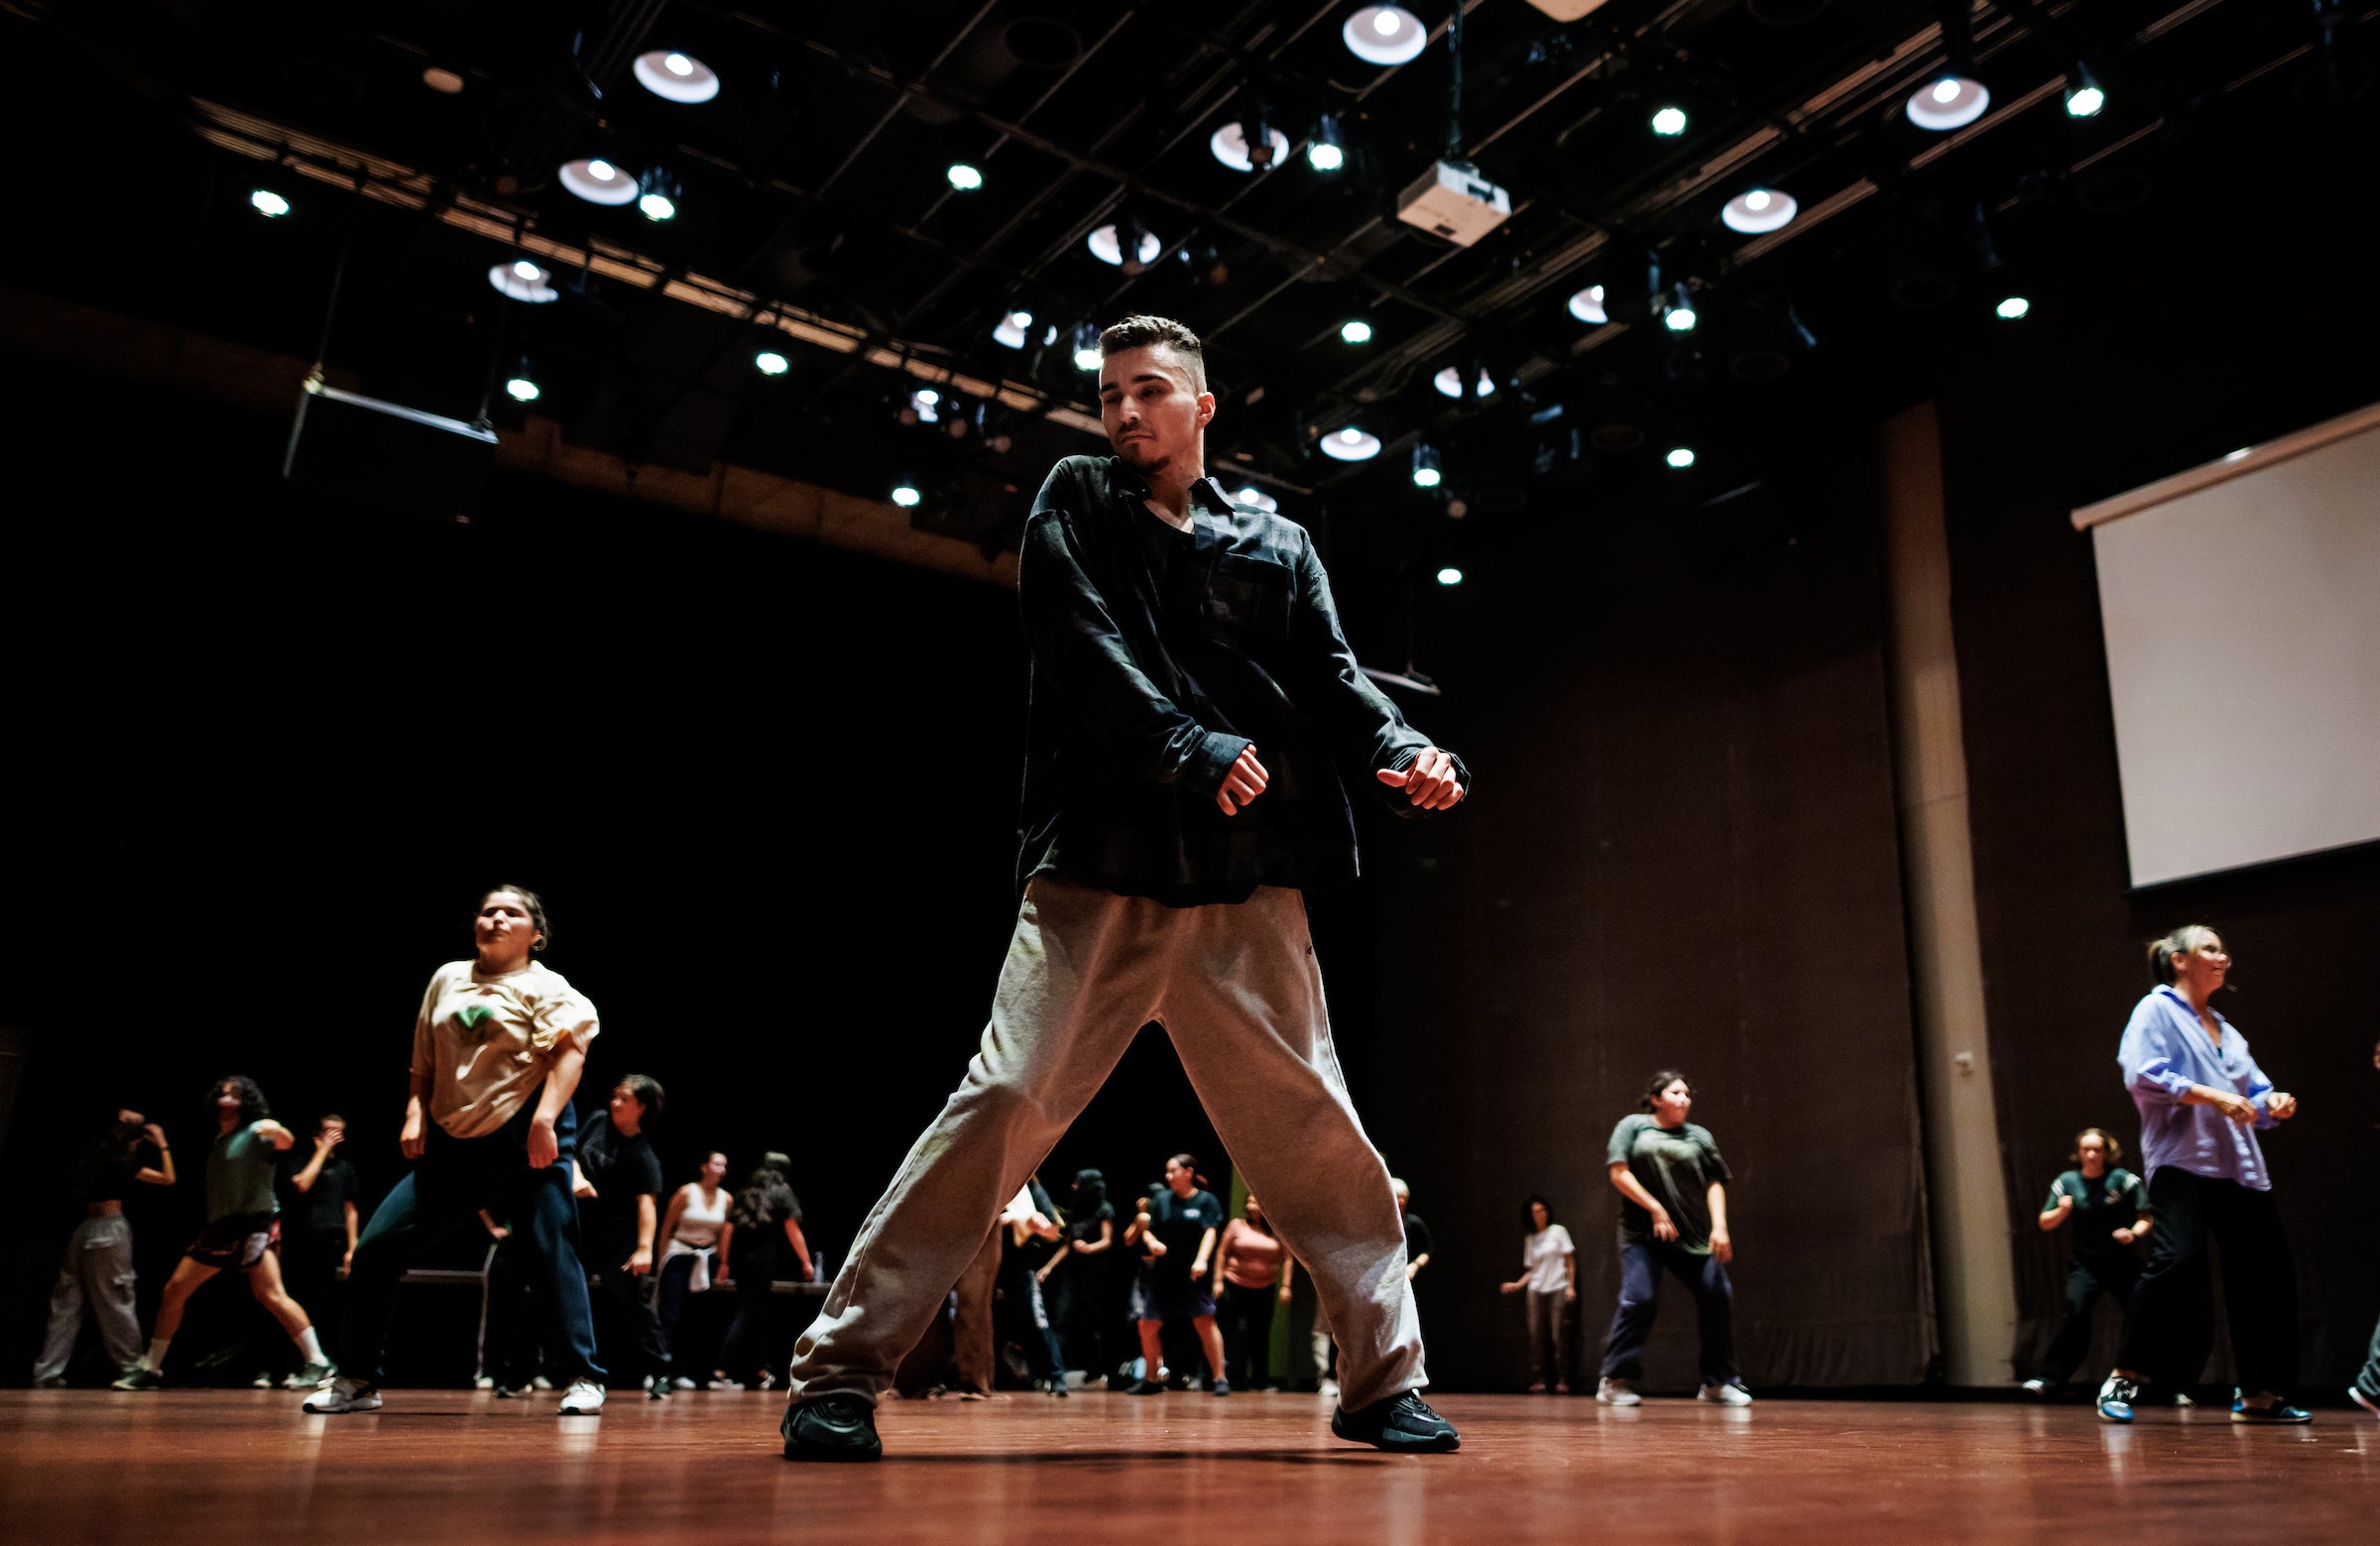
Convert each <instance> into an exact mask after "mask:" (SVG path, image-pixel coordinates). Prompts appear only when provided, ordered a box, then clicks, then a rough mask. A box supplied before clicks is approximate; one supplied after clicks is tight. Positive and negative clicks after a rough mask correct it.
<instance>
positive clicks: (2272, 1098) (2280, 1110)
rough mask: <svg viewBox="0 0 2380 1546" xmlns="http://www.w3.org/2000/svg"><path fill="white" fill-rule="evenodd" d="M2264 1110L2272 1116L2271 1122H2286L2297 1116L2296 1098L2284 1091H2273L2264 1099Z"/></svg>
mask: <svg viewBox="0 0 2380 1546" xmlns="http://www.w3.org/2000/svg"><path fill="white" fill-rule="evenodd" d="M2264 1109H2265V1110H2266V1111H2268V1112H2271V1113H2272V1114H2273V1121H2275V1122H2287V1121H2289V1119H2290V1118H2292V1117H2295V1116H2296V1115H2297V1114H2298V1098H2297V1097H2296V1096H2294V1095H2291V1094H2290V1093H2289V1092H2288V1091H2286V1090H2275V1091H2274V1092H2273V1093H2272V1094H2271V1095H2269V1096H2266V1097H2265V1101H2264Z"/></svg>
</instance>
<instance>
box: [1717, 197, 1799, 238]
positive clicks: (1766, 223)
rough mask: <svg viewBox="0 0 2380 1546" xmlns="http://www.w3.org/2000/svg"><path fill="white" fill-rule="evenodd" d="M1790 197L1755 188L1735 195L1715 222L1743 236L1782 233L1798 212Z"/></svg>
mask: <svg viewBox="0 0 2380 1546" xmlns="http://www.w3.org/2000/svg"><path fill="white" fill-rule="evenodd" d="M1801 207H1802V206H1801V205H1799V204H1797V203H1795V202H1794V200H1793V195H1792V194H1791V193H1785V192H1780V191H1778V190H1777V189H1776V188H1773V187H1756V188H1752V189H1751V190H1749V191H1748V192H1742V193H1738V194H1736V195H1735V196H1734V197H1733V198H1730V199H1728V200H1727V202H1726V207H1725V208H1724V209H1722V210H1720V212H1719V222H1720V224H1722V225H1724V226H1725V227H1726V228H1727V229H1728V230H1730V231H1741V232H1742V233H1743V234H1744V235H1746V236H1761V235H1765V234H1766V233H1768V232H1770V231H1782V230H1783V229H1785V227H1787V226H1788V225H1791V224H1792V223H1793V217H1794V215H1795V214H1797V213H1799V212H1800V210H1801Z"/></svg>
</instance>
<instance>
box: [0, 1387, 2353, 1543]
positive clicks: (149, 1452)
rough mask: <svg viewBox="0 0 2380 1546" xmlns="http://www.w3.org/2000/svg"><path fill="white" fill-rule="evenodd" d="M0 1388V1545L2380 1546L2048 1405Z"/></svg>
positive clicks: (2347, 1416)
mask: <svg viewBox="0 0 2380 1546" xmlns="http://www.w3.org/2000/svg"><path fill="white" fill-rule="evenodd" d="M553 1401H554V1398H553V1397H552V1396H550V1395H546V1396H542V1397H539V1398H536V1399H534V1400H530V1401H498V1400H496V1399H494V1398H493V1397H492V1396H489V1395H485V1394H474V1393H471V1392H466V1391H445V1390H438V1391H413V1390H404V1391H396V1392H393V1393H392V1395H391V1398H390V1404H389V1406H388V1407H387V1408H386V1409H384V1410H383V1411H381V1412H379V1413H376V1414H373V1415H369V1416H362V1417H342V1418H318V1417H308V1416H305V1415H304V1414H302V1413H300V1412H299V1411H298V1410H297V1397H296V1396H293V1395H288V1394H284V1393H281V1392H267V1391H249V1390H235V1391H198V1390H179V1391H178V1390H169V1391H164V1392H160V1393H155V1394H149V1395H132V1394H121V1395H119V1394H115V1393H112V1392H104V1391H89V1390H71V1391H67V1390H60V1391H24V1390H11V1391H6V1392H0V1539H4V1540H6V1541H9V1542H12V1543H27V1546H66V1543H75V1546H82V1543H94V1542H107V1543H112V1542H127V1543H130V1542H140V1543H143V1546H183V1543H215V1542H222V1543H226V1546H230V1543H238V1546H256V1543H260V1542H266V1541H294V1542H303V1543H306V1546H363V1543H371V1546H404V1543H414V1542H420V1543H425V1546H426V1543H431V1542H436V1543H440V1546H476V1543H478V1542H482V1541H485V1542H490V1543H497V1542H501V1543H504V1546H540V1543H544V1542H552V1543H555V1546H587V1543H593V1542H613V1541H618V1542H629V1541H636V1542H651V1541H659V1540H670V1539H677V1540H685V1541H699V1542H702V1543H703V1546H717V1543H724V1542H735V1541H744V1540H755V1541H758V1540H785V1541H821V1540H863V1539H864V1540H870V1541H917V1542H927V1541H931V1542H937V1543H940V1542H1000V1541H1018V1542H1022V1541H1032V1542H1037V1543H1049V1542H1055V1543H1059V1546H1094V1543H1099V1546H1104V1543H1108V1542H1143V1541H1145V1542H1160V1541H1161V1542H1165V1543H1167V1546H1183V1543H1185V1542H1200V1541H1215V1540H1225V1541H1232V1542H1271V1541H1282V1542H1295V1543H1298V1546H1326V1543H1335V1542H1351V1543H1352V1542H1362V1543H1365V1546H1399V1543H1413V1546H1421V1543H1435V1542H1445V1541H1497V1542H1501V1541H1528V1540H1576V1539H1580V1538H1582V1537H1585V1538H1610V1539H1614V1540H1621V1539H1624V1540H1627V1541H1629V1542H1633V1543H1641V1542H1644V1541H1648V1540H1656V1539H1679V1540H1710V1541H1740V1542H1747V1543H1749V1542H1762V1543H1766V1542H1772V1541H1779V1540H1787V1539H1824V1540H1828V1541H1838V1542H1848V1541H1866V1540H1877V1541H1885V1540H1889V1541H1892V1542H1895V1543H1905V1542H1930V1541H1938V1540H2019V1539H2055V1540H2059V1541H2079V1542H2097V1543H2102V1546H2103V1543H2106V1542H2112V1541H2136V1540H2150V1541H2159V1540H2178V1539H2181V1538H2183V1536H2184V1535H2185V1534H2187V1535H2189V1536H2190V1537H2192V1538H2195V1539H2199V1540H2214V1539H2258V1538H2261V1539H2273V1540H2285V1541H2290V1542H2293V1543H2295V1542H2307V1541H2360V1542H2367V1543H2368V1542H2372V1541H2374V1540H2380V1422H2375V1421H2373V1420H2372V1419H2371V1418H2370V1417H2369V1416H2366V1415H2364V1414H2362V1413H2360V1412H2349V1411H2340V1410H2329V1411H2323V1412H2321V1413H2319V1414H2318V1416H2317V1420H2316V1421H2315V1423H2314V1424H2313V1425H2312V1426H2311V1427H2306V1428H2297V1429H2255V1430H2249V1429H2241V1428H2237V1427H2234V1426H2233V1425H2232V1424H2231V1423H2230V1421H2229V1420H2228V1418H2227V1414H2225V1413H2224V1412H2221V1411H2219V1410H2214V1409H2211V1408H2207V1409H2201V1410H2198V1411H2195V1412H2173V1411H2155V1412H2144V1413H2143V1414H2142V1417H2141V1420H2140V1421H2139V1422H2138V1423H2137V1424H2136V1425H2135V1426H2133V1427H2131V1428H2128V1429H2122V1428H2111V1427H2106V1426H2103V1425H2102V1424H2100V1423H2099V1422H2097V1421H2096V1420H2095V1419H2094V1418H2093V1417H2092V1416H2091V1414H2090V1412H2089V1410H2088V1409H2087V1408H2085V1407H2083V1406H2081V1405H2062V1406H2057V1407H2032V1406H2016V1405H1992V1404H1952V1403H1943V1404H1928V1403H1918V1402H1853V1401H1785V1400H1771V1401H1763V1402H1761V1403H1760V1404H1758V1405H1756V1406H1754V1407H1752V1408H1750V1409H1748V1410H1742V1411H1735V1410H1726V1409H1723V1408H1719V1407H1711V1406H1700V1405H1697V1404H1695V1403H1693V1402H1691V1401H1679V1400H1656V1401H1648V1402H1647V1403H1646V1404H1645V1405H1644V1406H1643V1407H1641V1408H1638V1409H1636V1410H1634V1411H1617V1410H1612V1409H1609V1408H1604V1407H1599V1406H1597V1405H1596V1404H1595V1403H1594V1402H1593V1401H1592V1400H1586V1399H1580V1398H1576V1397H1573V1398H1570V1399H1567V1400H1562V1399H1556V1398H1551V1397H1544V1396H1539V1397H1534V1398H1532V1397H1528V1396H1506V1395H1485V1396H1465V1395H1449V1396H1446V1397H1445V1398H1444V1400H1443V1401H1442V1402H1440V1403H1439V1404H1440V1407H1441V1409H1442V1410H1444V1411H1445V1412H1446V1413H1447V1414H1448V1415H1449V1416H1450V1417H1452V1418H1453V1419H1454V1420H1455V1421H1456V1422H1457V1423H1458V1424H1460V1425H1461V1427H1462V1429H1463V1449H1462V1450H1461V1451H1460V1452H1459V1453H1457V1454H1454V1455H1445V1456H1416V1457H1390V1456H1384V1455H1380V1454H1378V1453H1376V1452H1374V1451H1370V1450H1365V1449H1358V1448H1355V1447H1352V1446H1349V1445H1345V1444H1341V1443H1339V1442H1338V1441H1336V1440H1334V1439H1332V1438H1331V1437H1330V1435H1329V1433H1328V1431H1327V1426H1326V1420H1327V1415H1328V1412H1327V1408H1325V1407H1324V1406H1323V1405H1322V1404H1321V1403H1320V1402H1319V1401H1318V1399H1317V1398H1316V1397H1314V1396H1310V1395H1306V1396H1297V1395H1261V1394H1242V1395H1235V1396H1232V1397H1230V1398H1228V1399H1224V1400H1217V1399H1215V1398H1214V1397H1211V1396H1206V1395H1194V1394H1189V1393H1180V1394H1174V1395H1167V1396H1158V1397H1151V1398H1146V1399H1134V1398H1131V1397H1128V1396H1123V1395H1108V1394H1105V1393H1101V1392H1089V1393H1084V1394H1078V1395H1076V1396H1075V1397H1073V1398H1072V1399H1070V1400H1066V1401H1054V1400H1051V1399H1050V1398H1048V1397H1046V1396H1023V1395H1019V1396H1016V1397H1013V1398H1011V1399H1008V1400H1005V1401H998V1402H990V1403H967V1404H961V1403H958V1402H951V1401H934V1402H907V1401H901V1402H889V1403H887V1406H886V1409H885V1414H884V1418H883V1429H884V1434H885V1440H886V1446H887V1450H888V1457H887V1459H886V1460H885V1462H884V1463H883V1464H881V1465H876V1466H849V1467H826V1466H791V1465H787V1464H785V1463H784V1462H783V1461H782V1460H781V1459H779V1458H778V1456H777V1453H776V1450H777V1445H776V1438H775V1434H774V1432H773V1422H774V1419H775V1416H776V1413H777V1410H778V1400H777V1397H775V1396H773V1395H761V1394H750V1395H746V1394H739V1393H730V1392H718V1393H711V1392H700V1393H695V1394H690V1395H680V1396H678V1397H676V1398H675V1399H673V1400H671V1401H669V1402H667V1403H665V1404H664V1403H650V1404H649V1403H647V1402H645V1401H642V1400H626V1399H622V1400H618V1401H616V1402H615V1403H614V1405H613V1406H612V1407H611V1408H610V1409H609V1410H608V1411H607V1412H606V1413H605V1415H603V1416H602V1417H600V1418H561V1419H557V1418H556V1417H555V1416H554V1413H553Z"/></svg>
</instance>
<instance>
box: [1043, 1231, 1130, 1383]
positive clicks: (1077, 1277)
mask: <svg viewBox="0 0 2380 1546" xmlns="http://www.w3.org/2000/svg"><path fill="white" fill-rule="evenodd" d="M1041 1297H1042V1298H1043V1300H1044V1301H1045V1302H1047V1304H1048V1306H1049V1319H1050V1322H1051V1324H1052V1325H1054V1326H1056V1327H1057V1329H1058V1346H1059V1348H1060V1349H1062V1350H1063V1351H1064V1353H1065V1355H1066V1367H1067V1368H1080V1369H1086V1370H1088V1371H1090V1372H1091V1373H1094V1374H1109V1373H1114V1372H1115V1370H1116V1365H1117V1362H1118V1360H1119V1358H1120V1355H1118V1354H1116V1353H1114V1352H1112V1351H1111V1349H1110V1346H1109V1331H1110V1326H1111V1323H1112V1322H1114V1321H1115V1320H1116V1319H1117V1317H1116V1315H1115V1313H1114V1312H1113V1310H1112V1309H1111V1307H1110V1306H1109V1304H1108V1268H1107V1264H1106V1263H1105V1262H1104V1261H1102V1260H1101V1259H1100V1258H1099V1257H1098V1256H1069V1257H1067V1258H1066V1264H1065V1265H1064V1266H1062V1267H1060V1268H1058V1269H1057V1270H1056V1271H1055V1272H1052V1273H1050V1274H1049V1281H1048V1282H1047V1283H1045V1284H1044V1285H1042V1289H1041Z"/></svg>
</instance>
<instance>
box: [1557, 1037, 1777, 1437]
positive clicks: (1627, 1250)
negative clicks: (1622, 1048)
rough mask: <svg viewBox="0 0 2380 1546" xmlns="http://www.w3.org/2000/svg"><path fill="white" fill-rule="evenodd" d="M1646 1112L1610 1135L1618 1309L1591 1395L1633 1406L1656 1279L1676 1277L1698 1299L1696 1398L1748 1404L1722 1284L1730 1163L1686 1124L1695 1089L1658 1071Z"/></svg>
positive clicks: (1731, 1250)
mask: <svg viewBox="0 0 2380 1546" xmlns="http://www.w3.org/2000/svg"><path fill="white" fill-rule="evenodd" d="M1642 1104H1643V1107H1644V1110H1643V1111H1641V1112H1637V1113H1634V1114H1631V1115H1629V1116H1626V1117H1623V1118H1621V1119H1620V1122H1619V1126H1618V1127H1616V1128H1614V1129H1612V1130H1611V1144H1610V1148H1609V1150H1608V1151H1607V1152H1606V1159H1607V1160H1608V1161H1609V1168H1610V1174H1611V1184H1612V1185H1613V1186H1614V1187H1617V1188H1618V1189H1619V1195H1620V1196H1621V1197H1622V1198H1623V1199H1625V1200H1624V1201H1623V1202H1622V1203H1621V1204H1620V1210H1619V1308H1618V1309H1617V1310H1616V1311H1614V1312H1613V1313H1612V1316H1611V1332H1610V1335H1609V1337H1608V1338H1607V1339H1606V1342H1605V1344H1604V1371H1603V1377H1602V1379H1601V1380H1600V1381H1598V1383H1597V1385H1596V1390H1595V1398H1596V1399H1597V1400H1599V1401H1601V1402H1603V1403H1604V1404H1605V1405H1606V1406H1634V1405H1636V1404H1637V1402H1638V1400H1639V1397H1638V1396H1637V1394H1636V1380H1637V1378H1638V1377H1639V1375H1640V1374H1641V1372H1642V1359H1643V1354H1644V1345H1645V1342H1646V1340H1647V1339H1648V1338H1650V1337H1651V1336H1652V1331H1653V1316H1654V1313H1655V1311H1656V1310H1657V1308H1658V1307H1659V1301H1660V1295H1661V1274H1662V1272H1664V1271H1668V1272H1670V1273H1673V1274H1675V1275H1676V1276H1677V1277H1678V1279H1679V1280H1680V1281H1682V1282H1684V1283H1685V1285H1686V1289H1687V1292H1689V1293H1691V1294H1693V1295H1694V1308H1695V1315H1696V1319H1697V1320H1698V1322H1699V1323H1700V1325H1701V1329H1702V1365H1703V1385H1702V1390H1701V1392H1700V1398H1701V1399H1702V1400H1705V1401H1714V1402H1717V1403H1719V1404H1721V1405H1723V1406H1749V1405H1750V1404H1751V1401H1752V1396H1751V1392H1750V1391H1748V1390H1746V1389H1744V1387H1743V1377H1742V1375H1740V1374H1739V1373H1737V1372H1736V1369H1735V1308H1734V1305H1735V1290H1734V1288H1733V1286H1732V1285H1731V1284H1729V1283H1728V1281H1727V1263H1728V1262H1729V1261H1731V1260H1733V1259H1734V1256H1735V1247H1734V1243H1733V1242H1732V1241H1731V1240H1730V1239H1729V1238H1728V1236H1727V1194H1726V1187H1725V1184H1724V1183H1725V1182H1726V1181H1727V1179H1728V1174H1727V1162H1726V1161H1725V1160H1724V1159H1722V1158H1720V1155H1719V1144H1718V1142H1717V1141H1716V1140H1714V1139H1713V1138H1712V1136H1711V1134H1710V1132H1709V1131H1707V1130H1704V1129H1702V1128H1698V1127H1696V1126H1695V1125H1694V1124H1692V1123H1690V1122H1688V1121H1687V1120H1686V1117H1687V1114H1688V1113H1689V1112H1691V1111H1693V1109H1694V1090H1693V1087H1692V1086H1690V1085H1688V1084H1687V1082H1686V1079H1685V1076H1684V1075H1682V1074H1679V1073H1678V1072H1676V1071H1675V1070H1674V1069H1666V1068H1665V1069H1663V1070H1662V1071H1661V1072H1659V1073H1657V1074H1655V1075H1654V1076H1653V1077H1652V1080H1651V1082H1650V1083H1649V1084H1647V1085H1646V1087H1645V1093H1644V1096H1643V1101H1642Z"/></svg>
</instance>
